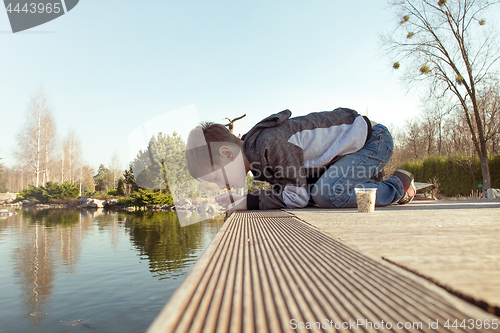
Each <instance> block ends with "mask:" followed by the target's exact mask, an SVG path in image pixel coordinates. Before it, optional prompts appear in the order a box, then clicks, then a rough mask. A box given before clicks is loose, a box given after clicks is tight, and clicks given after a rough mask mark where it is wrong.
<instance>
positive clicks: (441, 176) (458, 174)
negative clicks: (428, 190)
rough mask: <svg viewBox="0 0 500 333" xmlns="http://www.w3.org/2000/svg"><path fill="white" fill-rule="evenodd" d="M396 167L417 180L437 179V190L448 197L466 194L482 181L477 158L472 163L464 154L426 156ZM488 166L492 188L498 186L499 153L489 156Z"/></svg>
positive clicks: (425, 181)
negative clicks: (406, 171) (404, 170)
mask: <svg viewBox="0 0 500 333" xmlns="http://www.w3.org/2000/svg"><path fill="white" fill-rule="evenodd" d="M398 167H400V168H403V169H406V170H408V171H410V172H411V173H413V175H414V176H415V181H417V182H423V183H432V181H433V180H437V182H438V184H439V192H440V193H442V194H445V195H446V196H448V197H454V196H457V195H462V196H468V195H470V194H471V193H472V191H473V190H476V189H477V185H478V184H481V183H482V181H483V180H482V175H481V165H480V164H479V159H476V161H475V164H474V163H473V161H472V160H470V159H467V158H466V157H464V156H447V157H445V158H443V157H428V158H426V159H425V160H423V161H419V162H405V163H403V164H401V165H399V166H398ZM489 168H490V176H491V184H492V188H500V155H497V156H495V157H493V158H490V160H489ZM473 170H474V172H472V171H473ZM472 174H474V178H473V177H472Z"/></svg>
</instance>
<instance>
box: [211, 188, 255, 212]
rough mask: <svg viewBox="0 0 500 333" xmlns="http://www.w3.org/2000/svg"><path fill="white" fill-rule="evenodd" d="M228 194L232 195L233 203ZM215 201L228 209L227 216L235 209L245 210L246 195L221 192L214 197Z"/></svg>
mask: <svg viewBox="0 0 500 333" xmlns="http://www.w3.org/2000/svg"><path fill="white" fill-rule="evenodd" d="M230 195H231V196H232V197H233V201H234V203H231V199H230V197H229V196H230ZM215 201H216V202H217V203H218V204H219V205H221V206H222V207H224V208H225V209H227V210H228V211H227V213H228V216H230V215H231V214H232V213H233V212H234V211H236V210H247V197H246V196H244V195H239V194H232V193H222V194H219V195H218V196H216V197H215Z"/></svg>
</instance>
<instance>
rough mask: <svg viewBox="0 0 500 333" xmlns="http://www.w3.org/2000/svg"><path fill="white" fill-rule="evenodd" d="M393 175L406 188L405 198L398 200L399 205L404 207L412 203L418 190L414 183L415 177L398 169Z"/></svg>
mask: <svg viewBox="0 0 500 333" xmlns="http://www.w3.org/2000/svg"><path fill="white" fill-rule="evenodd" d="M392 175H393V176H396V177H398V178H399V180H400V181H401V183H403V187H404V188H405V193H404V194H403V197H402V198H401V199H399V200H398V204H400V205H404V204H407V203H409V202H410V201H412V200H413V198H414V197H415V193H416V192H417V189H416V188H415V183H414V182H413V178H414V177H413V175H412V174H411V172H408V171H406V170H403V169H396V170H395V171H394V173H393V174H392Z"/></svg>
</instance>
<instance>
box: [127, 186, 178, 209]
mask: <svg viewBox="0 0 500 333" xmlns="http://www.w3.org/2000/svg"><path fill="white" fill-rule="evenodd" d="M131 197H132V198H133V199H134V202H135V205H136V206H152V205H173V204H174V199H173V198H172V195H171V194H170V193H162V192H161V191H159V192H154V191H153V190H143V189H139V190H138V191H137V192H134V193H132V195H131Z"/></svg>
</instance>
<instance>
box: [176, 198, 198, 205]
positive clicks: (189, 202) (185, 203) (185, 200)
mask: <svg viewBox="0 0 500 333" xmlns="http://www.w3.org/2000/svg"><path fill="white" fill-rule="evenodd" d="M192 204H193V203H192V202H191V200H189V199H186V198H182V199H180V200H177V201H176V202H174V205H175V206H191V205H192Z"/></svg>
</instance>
